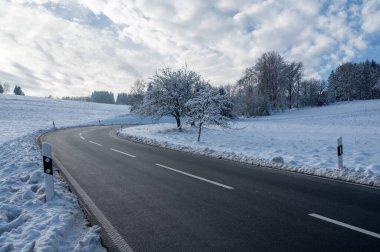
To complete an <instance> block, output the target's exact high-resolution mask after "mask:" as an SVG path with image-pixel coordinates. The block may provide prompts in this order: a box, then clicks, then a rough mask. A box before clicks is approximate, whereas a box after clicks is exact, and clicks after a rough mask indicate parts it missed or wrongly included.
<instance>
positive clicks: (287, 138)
mask: <svg viewBox="0 0 380 252" xmlns="http://www.w3.org/2000/svg"><path fill="white" fill-rule="evenodd" d="M379 125H380V101H379V100H372V101H354V102H349V103H338V104H333V105H330V106H325V107H321V108H308V109H302V110H290V111H286V112H284V113H278V114H276V115H273V116H270V117H259V118H253V119H239V120H236V121H233V122H232V127H233V128H236V129H235V130H234V129H229V130H228V129H224V130H223V129H220V128H218V127H206V128H204V130H203V133H202V137H201V142H199V143H198V142H196V136H197V135H196V134H197V133H196V132H197V130H196V129H195V128H191V127H184V129H183V131H182V132H178V131H177V130H176V129H175V125H174V124H157V125H143V126H137V127H133V128H125V129H123V130H120V131H119V134H120V135H122V136H124V137H127V138H129V139H131V140H133V141H139V142H144V143H148V144H153V145H158V146H162V147H166V148H172V149H176V150H182V151H188V152H193V153H197V154H203V155H209V156H213V157H218V158H225V159H231V160H235V161H240V162H246V163H252V164H256V165H262V166H270V167H276V168H280V169H287V170H292V171H298V172H303V173H308V174H313V175H318V176H324V177H328V178H336V179H341V180H346V181H352V182H357V183H362V184H369V185H375V186H380V126H379ZM339 136H342V137H343V144H344V165H345V168H344V169H342V170H338V169H336V167H337V157H336V144H337V143H336V141H337V138H338V137H339Z"/></svg>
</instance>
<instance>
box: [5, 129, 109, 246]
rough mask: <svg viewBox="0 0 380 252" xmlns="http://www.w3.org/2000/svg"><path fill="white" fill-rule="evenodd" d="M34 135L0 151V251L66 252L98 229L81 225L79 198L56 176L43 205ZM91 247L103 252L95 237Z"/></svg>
mask: <svg viewBox="0 0 380 252" xmlns="http://www.w3.org/2000/svg"><path fill="white" fill-rule="evenodd" d="M38 133H40V132H36V133H34V134H29V135H27V136H24V137H20V138H17V139H14V140H10V141H8V142H6V143H4V144H2V145H1V146H0V160H1V161H0V167H1V169H0V202H1V207H0V251H57V250H60V251H70V250H72V249H73V248H74V247H75V246H76V245H77V244H78V243H79V240H78V239H79V238H81V236H85V235H86V234H87V233H91V232H93V231H92V229H96V227H92V228H87V227H86V226H85V219H84V215H83V213H82V211H81V210H80V208H79V206H78V203H77V198H76V197H75V196H74V195H73V194H71V193H69V191H68V187H67V184H66V183H65V182H64V181H63V180H62V179H60V177H59V176H55V177H54V180H55V181H54V183H55V184H54V186H55V192H56V194H55V197H54V199H53V200H52V201H49V202H46V201H45V194H44V192H45V188H44V174H43V171H42V169H41V167H42V159H41V158H40V155H41V154H40V150H39V148H38V146H37V145H36V144H35V138H36V137H37V136H38ZM68 238H71V239H68ZM94 247H95V248H96V250H95V251H105V250H104V249H103V248H102V247H101V244H100V240H99V236H98V240H97V241H96V243H95V242H94ZM83 251H90V250H83ZM91 251H93V250H91Z"/></svg>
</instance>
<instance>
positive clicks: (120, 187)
mask: <svg viewBox="0 0 380 252" xmlns="http://www.w3.org/2000/svg"><path fill="white" fill-rule="evenodd" d="M115 128H116V126H112V127H110V126H104V127H87V128H75V129H67V130H61V131H56V132H53V133H49V134H47V135H45V136H43V141H47V142H49V143H51V144H52V148H53V153H54V159H55V161H56V163H57V164H59V165H60V166H61V167H64V169H65V170H66V171H67V173H68V174H69V177H70V179H69V180H70V181H71V183H72V181H74V184H76V185H77V187H79V194H85V195H86V197H88V199H89V200H90V201H91V204H86V203H84V207H85V208H90V209H88V211H89V212H90V213H91V212H92V213H93V212H94V210H93V209H94V207H95V209H96V211H95V212H96V213H97V214H95V215H96V216H101V220H100V221H99V220H95V222H97V221H98V222H99V223H100V224H101V225H102V226H107V227H108V228H105V229H106V230H111V231H109V232H108V231H107V232H105V234H104V240H105V241H106V244H107V246H109V248H110V250H132V249H133V250H134V251H379V247H380V190H379V189H373V188H367V187H363V186H356V185H352V184H348V183H341V182H336V181H331V180H326V179H320V178H315V177H311V176H306V175H302V174H296V173H291V172H285V171H278V170H273V169H268V168H260V167H255V166H252V165H246V164H241V163H236V162H230V161H226V160H219V159H214V158H207V157H204V156H198V155H192V154H189V153H183V152H178V151H172V150H167V149H163V148H157V147H153V146H148V145H143V144H138V143H133V142H130V141H127V140H124V139H120V138H118V137H117V136H115V135H114V134H113V133H112V131H113V130H114V129H115ZM75 190H76V191H77V192H78V188H76V189H75ZM82 198H83V195H82ZM96 216H95V218H96ZM107 236H114V237H118V239H116V238H112V237H111V238H112V239H110V238H109V237H107ZM120 240H121V242H119V244H122V245H117V243H118V241H120ZM126 243H127V245H128V246H127V245H126ZM115 244H116V245H115ZM123 244H124V245H125V246H124V247H123Z"/></svg>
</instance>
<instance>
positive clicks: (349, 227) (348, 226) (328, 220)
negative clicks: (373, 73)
mask: <svg viewBox="0 0 380 252" xmlns="http://www.w3.org/2000/svg"><path fill="white" fill-rule="evenodd" d="M309 216H311V217H314V218H318V219H321V220H324V221H327V222H330V223H333V224H335V225H339V226H342V227H345V228H348V229H352V230H355V231H357V232H360V233H363V234H366V235H370V236H373V237H376V238H378V239H380V234H378V233H375V232H371V231H368V230H365V229H362V228H359V227H355V226H352V225H350V224H346V223H343V222H340V221H337V220H333V219H330V218H327V217H324V216H322V215H319V214H315V213H311V214H309Z"/></svg>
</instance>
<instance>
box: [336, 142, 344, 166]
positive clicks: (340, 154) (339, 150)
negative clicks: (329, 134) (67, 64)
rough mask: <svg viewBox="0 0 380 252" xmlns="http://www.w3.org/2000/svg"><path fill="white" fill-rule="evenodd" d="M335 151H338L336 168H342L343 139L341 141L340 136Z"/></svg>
mask: <svg viewBox="0 0 380 252" xmlns="http://www.w3.org/2000/svg"><path fill="white" fill-rule="evenodd" d="M337 152H338V168H339V169H343V141H342V137H339V138H338V147H337Z"/></svg>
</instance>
